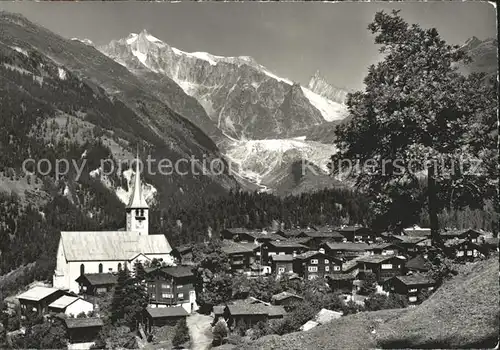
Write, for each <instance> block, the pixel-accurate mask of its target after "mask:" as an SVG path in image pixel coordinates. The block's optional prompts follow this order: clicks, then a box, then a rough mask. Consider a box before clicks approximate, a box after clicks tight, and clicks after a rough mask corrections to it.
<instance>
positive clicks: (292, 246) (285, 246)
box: [257, 240, 309, 265]
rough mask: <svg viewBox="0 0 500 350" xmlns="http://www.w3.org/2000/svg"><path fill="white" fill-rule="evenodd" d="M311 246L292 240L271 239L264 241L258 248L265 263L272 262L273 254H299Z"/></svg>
mask: <svg viewBox="0 0 500 350" xmlns="http://www.w3.org/2000/svg"><path fill="white" fill-rule="evenodd" d="M308 250H309V247H307V246H305V245H303V244H301V243H298V242H294V241H291V240H285V241H279V242H278V241H271V242H265V243H262V244H261V246H260V247H259V249H258V250H257V251H258V253H259V254H260V256H261V258H262V263H263V264H269V265H270V264H271V256H273V255H281V254H283V255H285V254H288V255H297V254H301V253H304V252H307V251H308Z"/></svg>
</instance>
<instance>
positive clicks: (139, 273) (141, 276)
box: [134, 261, 146, 283]
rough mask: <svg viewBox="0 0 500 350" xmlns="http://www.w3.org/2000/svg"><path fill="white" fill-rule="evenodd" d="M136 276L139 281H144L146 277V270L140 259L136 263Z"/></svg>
mask: <svg viewBox="0 0 500 350" xmlns="http://www.w3.org/2000/svg"><path fill="white" fill-rule="evenodd" d="M134 277H135V279H136V281H137V282H138V283H142V281H144V280H145V278H146V271H145V270H144V266H143V265H142V263H141V262H140V261H136V262H135V264H134Z"/></svg>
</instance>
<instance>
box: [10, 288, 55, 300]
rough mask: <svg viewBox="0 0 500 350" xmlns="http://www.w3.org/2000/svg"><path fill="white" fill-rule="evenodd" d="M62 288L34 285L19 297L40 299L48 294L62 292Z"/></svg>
mask: <svg viewBox="0 0 500 350" xmlns="http://www.w3.org/2000/svg"><path fill="white" fill-rule="evenodd" d="M60 291H61V290H60V289H57V288H49V287H33V288H31V289H30V290H28V291H26V292H24V293H22V294H20V295H18V296H17V298H18V299H23V300H32V301H40V300H42V299H45V298H47V297H48V296H50V295H52V294H54V293H57V292H60Z"/></svg>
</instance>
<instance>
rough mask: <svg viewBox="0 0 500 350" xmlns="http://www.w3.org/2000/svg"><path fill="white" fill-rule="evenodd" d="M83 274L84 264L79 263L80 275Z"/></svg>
mask: <svg viewBox="0 0 500 350" xmlns="http://www.w3.org/2000/svg"><path fill="white" fill-rule="evenodd" d="M84 274H85V265H84V264H81V265H80V276H81V275H84Z"/></svg>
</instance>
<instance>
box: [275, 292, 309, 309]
mask: <svg viewBox="0 0 500 350" xmlns="http://www.w3.org/2000/svg"><path fill="white" fill-rule="evenodd" d="M302 301H304V298H302V297H301V296H300V295H296V294H293V293H289V292H281V293H278V294H275V295H273V296H272V297H271V303H273V304H274V305H283V306H291V305H293V304H297V303H300V302H302Z"/></svg>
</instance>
